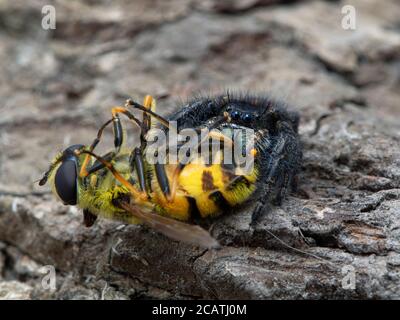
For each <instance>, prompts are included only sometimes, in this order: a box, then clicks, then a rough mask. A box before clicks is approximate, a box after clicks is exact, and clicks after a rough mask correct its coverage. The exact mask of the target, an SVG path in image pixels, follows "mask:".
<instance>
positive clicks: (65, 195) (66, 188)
mask: <svg viewBox="0 0 400 320" xmlns="http://www.w3.org/2000/svg"><path fill="white" fill-rule="evenodd" d="M77 179H78V174H77V168H76V160H75V159H73V158H72V159H67V160H64V161H63V163H62V164H61V165H60V167H59V168H58V169H57V172H56V176H55V180H54V183H55V188H56V192H57V194H58V196H59V197H60V199H61V200H62V201H63V202H64V204H65V205H67V204H69V205H76V202H77V186H76V185H77Z"/></svg>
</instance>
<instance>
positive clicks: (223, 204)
mask: <svg viewBox="0 0 400 320" xmlns="http://www.w3.org/2000/svg"><path fill="white" fill-rule="evenodd" d="M209 198H210V200H212V201H213V202H214V203H215V204H216V205H217V206H218V208H220V209H221V210H226V209H228V208H231V205H230V204H229V202H228V201H227V200H226V199H225V197H224V195H223V194H222V193H221V191H215V192H213V193H211V194H210V196H209Z"/></svg>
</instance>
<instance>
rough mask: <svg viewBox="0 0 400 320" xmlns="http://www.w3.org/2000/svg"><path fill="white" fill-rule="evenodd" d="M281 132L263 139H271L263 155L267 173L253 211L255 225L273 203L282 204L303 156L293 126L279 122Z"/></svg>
mask: <svg viewBox="0 0 400 320" xmlns="http://www.w3.org/2000/svg"><path fill="white" fill-rule="evenodd" d="M277 126H278V129H279V130H278V131H279V134H278V136H276V137H269V136H268V135H267V134H266V135H264V136H263V137H262V139H267V140H269V141H271V143H270V145H269V147H268V148H267V149H266V150H264V152H263V155H262V156H263V157H265V158H266V159H267V161H266V163H267V165H266V167H267V168H266V169H267V170H268V171H267V174H266V175H265V176H264V177H263V179H262V182H261V185H260V191H259V194H258V198H257V200H256V201H257V205H256V208H255V210H254V212H253V216H252V222H251V224H252V225H253V224H254V223H256V221H257V220H258V219H259V218H260V216H261V215H262V214H263V213H265V212H268V211H270V209H271V205H280V204H281V202H282V199H283V198H284V197H285V196H286V194H287V192H288V190H289V189H290V187H291V185H292V180H293V177H294V174H295V173H296V171H297V169H298V159H299V157H300V156H301V153H300V151H299V146H298V139H297V137H296V134H295V133H294V131H293V129H292V127H291V126H290V125H289V124H287V123H285V122H283V121H279V122H278V123H277Z"/></svg>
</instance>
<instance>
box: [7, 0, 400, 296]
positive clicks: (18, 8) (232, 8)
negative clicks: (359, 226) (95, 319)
mask: <svg viewBox="0 0 400 320" xmlns="http://www.w3.org/2000/svg"><path fill="white" fill-rule="evenodd" d="M47 5H51V6H53V8H54V9H55V17H54V18H55V20H54V21H53V20H51V21H50V22H49V20H48V19H51V18H49V16H48V14H49V13H50V14H51V12H50V11H46V10H45V11H44V12H42V10H43V8H44V6H47ZM345 5H351V6H353V8H354V9H355V29H346V27H344V25H343V19H344V18H345V16H346V14H348V13H349V12H348V11H346V12H342V9H343V6H345ZM346 21H348V20H346ZM43 23H44V25H45V26H46V25H47V26H48V24H49V23H50V24H51V23H54V25H53V27H55V28H54V29H53V28H50V29H46V28H43ZM46 23H47V24H46ZM226 89H233V90H235V89H236V90H241V91H255V92H262V93H265V92H267V93H271V94H272V95H273V96H275V97H277V98H280V99H283V100H285V101H287V102H288V103H289V104H290V105H292V106H293V108H295V109H298V110H299V111H300V113H301V115H302V120H301V127H300V132H301V134H302V137H303V138H302V139H305V140H306V143H305V145H306V154H307V150H310V149H312V145H313V144H314V143H315V142H309V143H307V138H306V137H308V136H309V134H310V133H312V132H314V131H315V130H316V128H317V126H319V124H317V119H320V118H321V117H322V118H323V117H326V116H327V115H329V114H332V113H333V114H334V113H336V112H341V111H343V110H345V111H346V112H345V113H344V114H342V115H341V116H340V118H339V120H337V122H336V123H337V124H338V125H339V124H340V123H344V122H346V123H347V122H348V123H350V126H351V125H352V124H354V123H357V119H366V121H367V122H368V121H369V122H370V123H372V124H371V127H370V128H375V127H376V126H381V129H380V130H382V132H385V130H390V131H391V132H392V134H393V135H394V136H396V135H397V134H398V133H399V132H400V131H399V130H400V122H399V121H398V118H399V117H400V106H399V101H400V100H399V97H400V2H399V1H397V0H386V1H379V0H353V1H351V0H348V1H334V0H332V1H317V0H316V1H311V0H310V1H306V0H304V1H300V0H299V1H295V0H292V1H288V0H286V1H284V0H222V1H219V0H204V1H197V0H171V1H163V0H134V1H128V0H117V1H108V0H98V1H96V0H86V1H85V0H80V1H78V0H59V1H50V0H47V1H46V0H44V1H42V0H32V1H20V0H12V1H11V0H9V1H7V0H1V1H0V98H1V99H0V193H1V194H3V196H4V197H0V202H1V201H2V203H3V204H2V207H3V211H7V210H8V211H9V209H7V208H11V207H10V203H12V201H14V200H12V199H14V198H12V197H13V196H15V197H16V198H15V199H19V200H18V201H20V200H21V201H22V198H23V197H24V195H28V194H29V193H31V192H39V193H41V192H48V189H46V188H38V187H37V186H36V185H35V184H34V181H35V180H37V179H38V178H40V176H41V174H42V173H43V172H44V170H46V169H47V167H48V164H49V161H50V160H51V159H52V158H53V157H54V155H55V154H56V153H57V152H58V151H60V150H63V149H64V148H65V147H66V146H68V145H71V144H75V143H83V144H88V143H90V142H91V141H92V140H93V138H94V137H95V134H96V133H97V129H98V128H99V126H100V125H101V124H102V123H104V122H105V121H106V120H107V119H109V118H110V108H111V107H112V106H114V105H118V104H121V103H123V102H124V101H125V99H126V98H128V97H133V98H134V99H136V100H138V101H141V100H142V99H143V97H144V95H146V94H151V95H153V96H155V97H159V101H158V111H159V112H160V113H162V114H167V113H168V112H169V111H171V110H173V109H174V108H176V107H178V106H179V105H181V104H182V103H184V102H185V101H186V100H187V99H188V98H190V97H191V96H192V95H194V94H199V93H200V94H209V93H217V92H221V91H223V90H226ZM347 120H348V121H347ZM332 128H334V127H332ZM354 128H355V129H354ZM353 129H354V130H355V131H357V130H358V129H357V127H353ZM326 130H328V129H326ZM335 130H336V129H334V130H333V131H335ZM351 130H352V128H350V133H351V132H353V131H351ZM372 130H373V129H372ZM110 131H111V130H110ZM355 131H354V132H355ZM323 132H326V131H323ZM336 132H338V131H336ZM354 132H353V133H354ZM334 135H335V132H331V133H330V135H329V137H331V138H332V137H334ZM111 139H112V137H111V132H107V134H106V139H105V141H104V143H103V148H106V149H107V148H110V147H111V145H112V140H111ZM319 139H320V140H319V143H320V144H321V145H323V144H326V143H328V142H326V141H327V140H325V141H324V140H323V139H324V138H323V137H319ZM394 141H396V139H395V140H394ZM390 145H392V144H391V143H390ZM310 146H311V147H310ZM340 146H341V147H343V150H347V149H346V148H347V146H346V144H344V145H343V144H340ZM308 147H309V149H307V148H308ZM335 150H337V148H336V149H335ZM386 150H387V149H386ZM346 152H348V153H352V151H351V150H347V151H346ZM306 158H307V155H306ZM340 159H341V158H340V157H339V162H338V165H341V164H343V163H341V162H340V161H341V160H340ZM327 161H329V159H328V160H327ZM347 161H348V159H347ZM360 164H362V161H361V162H360V163H358V164H357V165H360ZM393 166H394V165H393ZM313 170H314V171H315V167H311V166H310V167H309V171H308V172H311V171H313ZM371 170H372V169H371ZM374 170H375V169H374ZM388 170H389V169H388ZM377 171H379V170H375V172H377ZM306 172H307V170H306ZM371 172H372V171H369V172H364V173H365V174H371ZM382 172H383V171H382ZM393 172H394V171H393ZM393 172H392V173H391V174H387V175H386V176H385V177H386V179H390V178H391V177H392V178H393V177H394V175H393ZM306 174H307V173H306ZM360 183H361V182H360ZM382 183H384V182H382ZM317 193H318V192H317ZM7 195H8V196H11V198H10V197H8V196H7ZM1 199H2V200H1ZM27 201H28V203H30V202H31V201H33V203H35V201H34V200H29V199H28V200H27ZM49 201H50V200H49ZM14 205H15V202H14ZM4 208H6V209H4ZM13 208H14V207H13ZM55 208H60V207H55ZM14 209H15V208H14ZM60 210H61V209H60ZM75 214H76V213H75ZM74 217H75V216H74ZM78 217H79V218H78ZM38 219H43V218H40V217H39V218H38ZM73 219H76V221H78V220H79V221H80V216H79V215H78V214H76V217H75V218H73ZM28 220H29V219H28ZM68 221H69V220H68ZM74 221H75V220H74ZM26 223H27V222H26V221H22V222H21V221H20V222H16V225H19V226H23V225H26ZM0 225H1V223H0ZM3 226H4V228H3V229H1V228H0V232H2V234H0V253H1V250H2V248H3V251H4V250H6V249H4V248H10V246H11V247H13V246H16V247H18V245H17V244H16V243H18V239H17V236H15V235H14V233H15V230H14V233H12V232H11V231H9V230H8V231H9V232H10V233H8V234H7V231H6V230H7V223H6V222H4V223H3ZM74 226H75V225H74ZM21 228H22V227H21ZM16 230H19V229H18V228H17V229H16ZM71 232H72V231H71ZM42 240H43V239H42ZM1 241H3V242H4V243H3V245H1V243H2V242H1ZM29 241H30V240H29V239H28V238H27V239H25V242H26V243H25V244H24V245H22V247H20V249H21V248H23V249H22V252H25V254H26V255H27V256H30V257H31V258H32V259H33V260H36V261H42V262H44V261H47V260H48V256H49V255H47V254H46V255H43V256H41V255H40V254H38V253H37V251H35V250H34V249H32V248H31V247H30V246H29V245H28V243H29ZM32 241H33V240H32ZM34 241H39V240H38V239H36V240H34ZM61 247H62V246H61ZM7 250H8V251H9V250H11V249H7ZM12 250H13V249H12ZM12 250H11V251H12ZM24 250H25V251H24ZM7 255H8V256H9V257H11V258H4V257H3V258H2V256H1V254H0V274H2V275H3V276H4V277H5V278H7V277H8V278H13V277H12V276H11V275H12V274H14V275H15V272H17V271H15V270H17V269H18V263H16V261H17V262H18V261H20V259H21V257H23V256H24V254H23V253H21V252H19V253H14V254H12V253H11V254H10V253H9V252H8V253H7ZM7 255H6V254H4V256H7ZM50 256H51V254H50ZM46 259H47V260H46ZM60 259H61V258H60ZM50 260H51V259H50ZM53 260H54V259H53ZM53 260H52V261H53ZM10 261H11V262H10ZM60 261H61V260H60ZM7 264H8V269H9V270H11V269H12V270H14V271H9V273H7V272H5V271H4V272H1V270H2V268H3V267H4V266H5V265H7ZM28 265H29V263H28ZM10 266H11V267H10ZM63 266H64V267H63ZM19 268H20V269H21V268H22V269H21V270H25V269H23V268H26V266H25V267H23V266H22V267H21V266H19ZM57 268H60V269H63V268H64V270H69V269H68V268H69V267H68V266H67V267H65V265H62V263H61V265H59V266H58V267H57ZM18 272H19V276H18V277H17V278H19V279H21V272H22V271H18ZM18 272H17V274H18ZM26 272H27V274H28V275H29V274H30V272H31V271H26ZM22 274H23V272H22ZM1 277H2V276H0V282H1ZM27 277H28V278H29V276H27ZM14 278H15V277H14ZM27 290H28V289H27ZM28 291H29V290H28ZM189 291H190V290H189ZM21 292H22V297H25V296H24V293H23V292H25V291H23V290H22V291H21ZM29 294H31V291H29ZM27 296H28V295H27ZM150 296H151V294H150ZM153 296H157V294H153ZM159 296H162V295H159Z"/></svg>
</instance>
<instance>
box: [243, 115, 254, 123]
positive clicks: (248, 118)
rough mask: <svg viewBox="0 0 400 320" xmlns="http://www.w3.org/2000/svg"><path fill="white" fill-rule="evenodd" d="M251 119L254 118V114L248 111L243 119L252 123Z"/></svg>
mask: <svg viewBox="0 0 400 320" xmlns="http://www.w3.org/2000/svg"><path fill="white" fill-rule="evenodd" d="M251 120H253V117H252V115H251V114H249V113H246V114H245V115H244V116H243V121H244V122H246V123H250V122H251Z"/></svg>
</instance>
